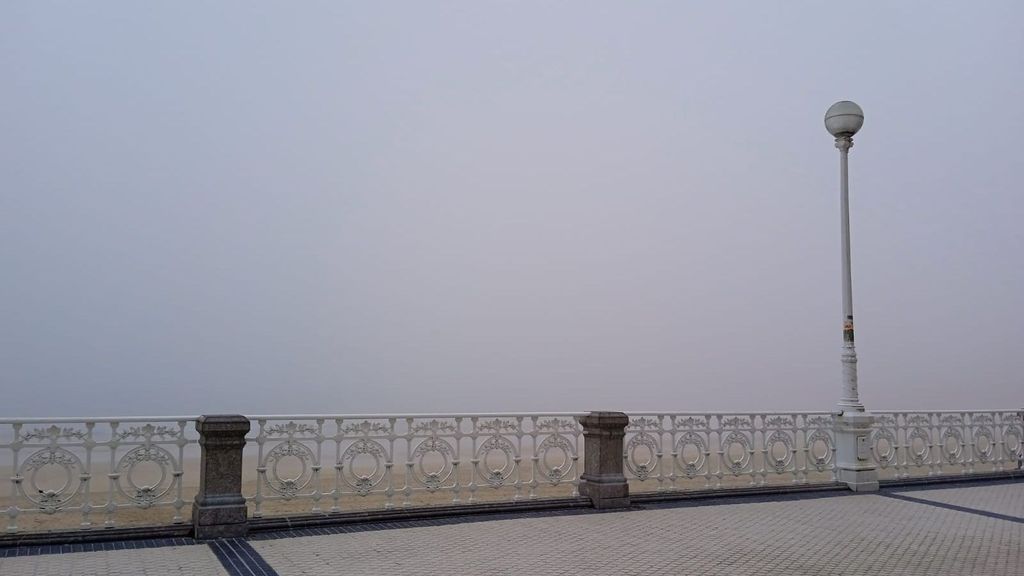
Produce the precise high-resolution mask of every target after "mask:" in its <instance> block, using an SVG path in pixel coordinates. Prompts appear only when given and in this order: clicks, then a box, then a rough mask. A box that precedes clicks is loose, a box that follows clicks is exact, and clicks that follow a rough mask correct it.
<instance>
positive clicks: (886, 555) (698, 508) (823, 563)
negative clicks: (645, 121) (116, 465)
mask: <svg viewBox="0 0 1024 576" xmlns="http://www.w3.org/2000/svg"><path fill="white" fill-rule="evenodd" d="M893 493H896V494H897V495H906V496H912V497H913V498H915V499H917V500H915V501H907V500H900V499H897V498H894V497H892V496H891V494H892V493H890V495H889V496H887V495H886V494H885V493H883V494H852V493H847V495H834V496H827V497H806V496H805V497H800V498H797V499H794V498H791V497H778V498H768V499H766V500H760V501H746V502H743V501H732V502H730V501H725V503H723V502H722V501H721V500H718V501H716V502H714V503H711V504H710V505H699V504H698V503H694V502H687V503H662V504H656V505H655V504H652V505H647V506H646V507H645V509H642V510H632V511H628V512H613V513H583V514H579V513H574V514H556V515H532V516H525V517H517V518H512V519H503V520H491V521H482V522H481V521H476V522H465V523H447V524H444V525H438V526H419V527H408V528H394V529H388V530H366V531H360V532H346V533H333V534H330V535H324V536H298V535H295V534H278V535H276V536H275V535H273V534H264V535H261V537H260V538H258V539H253V540H251V541H250V542H249V543H247V544H246V543H244V542H241V541H222V542H219V543H216V544H214V545H213V546H215V547H216V546H220V547H221V548H223V549H224V550H226V549H228V548H231V549H232V550H236V551H237V552H238V553H239V554H240V555H241V556H249V557H250V558H251V559H252V560H253V562H252V563H250V564H248V566H256V565H257V564H259V565H260V566H263V567H264V568H265V570H261V569H259V568H253V569H252V571H247V570H250V568H248V567H246V566H240V567H239V566H236V567H234V568H232V569H231V570H225V569H224V567H223V565H222V564H221V561H225V559H224V558H221V561H218V558H217V556H216V555H215V554H214V552H213V551H212V550H211V546H206V545H187V546H168V547H164V548H152V549H136V550H106V551H96V552H79V553H69V554H41V555H38V556H10V557H7V558H0V574H2V575H3V576H28V575H32V576H50V575H71V574H75V575H79V574H85V575H88V574H113V575H121V574H125V575H144V576H166V575H175V574H195V575H204V574H211V575H228V574H246V576H251V575H252V574H267V575H272V574H273V572H274V571H276V572H277V573H278V574H281V575H283V576H292V575H308V576H315V575H320V574H324V575H326V574H331V575H337V574H344V575H346V576H359V575H373V576H377V575H389V576H390V575H394V576H402V575H416V576H422V575H423V574H432V573H436V574H458V575H460V576H474V575H487V576H497V575H506V574H508V575H513V574H515V575H532V574H559V575H565V576H572V575H581V576H582V575H587V576H597V575H608V576H612V575H615V576H619V575H633V574H635V575H640V574H671V575H684V576H685V575H689V574H693V575H734V574H773V575H805V574H844V575H870V576H879V575H881V574H886V575H888V574H894V575H903V576H916V575H920V576H941V575H957V576H960V575H972V576H988V575H992V576H995V575H1001V576H1010V575H1020V574H1024V522H1021V521H1018V518H1019V517H1020V516H1021V512H1022V509H1024V482H1016V483H1012V484H999V485H984V486H969V487H957V488H942V489H917V490H906V491H900V490H899V489H895V490H894V491H893ZM943 505H954V506H958V507H961V508H964V509H968V508H969V509H970V510H966V511H960V510H951V509H948V508H943V507H942V506H943ZM985 513H997V514H1001V515H1003V517H1002V518H997V517H991V516H986V515H984V514H985ZM364 528H365V527H364ZM224 550H221V554H220V555H221V556H225V554H224ZM257 553H258V555H257ZM236 559H237V558H236ZM264 561H265V562H266V563H265V564H264V563H263V562H264ZM227 562H228V563H229V564H231V563H232V562H231V561H230V560H228V561H227Z"/></svg>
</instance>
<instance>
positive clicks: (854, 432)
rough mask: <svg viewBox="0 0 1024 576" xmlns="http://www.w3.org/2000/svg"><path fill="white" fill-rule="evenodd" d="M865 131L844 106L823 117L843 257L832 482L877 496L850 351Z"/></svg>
mask: <svg viewBox="0 0 1024 576" xmlns="http://www.w3.org/2000/svg"><path fill="white" fill-rule="evenodd" d="M863 125H864V111H863V110H861V109H860V106H857V105H856V104H854V103H853V102H849V101H846V100H843V101H842V102H836V103H835V104H833V105H832V106H831V107H830V108H829V109H828V111H827V112H825V128H826V129H827V130H828V132H829V134H831V135H832V136H834V137H835V139H836V148H838V149H839V204H840V211H841V214H842V243H843V247H842V252H843V354H842V360H843V393H842V394H843V395H842V397H841V398H840V399H839V402H838V409H839V410H838V413H837V414H836V420H835V435H836V477H837V479H838V480H839V481H840V482H843V483H845V484H846V485H847V486H849V487H850V489H851V490H855V491H858V492H860V491H872V490H878V470H877V468H876V466H875V463H874V462H873V461H872V456H871V446H870V442H871V430H872V426H873V425H874V416H872V415H871V414H870V413H869V412H867V411H866V410H864V405H863V404H861V403H860V396H859V395H858V393H857V350H856V349H855V348H854V346H853V284H852V282H851V281H850V175H849V170H848V162H849V156H850V148H853V135H854V134H856V133H857V131H858V130H860V128H861V126H863Z"/></svg>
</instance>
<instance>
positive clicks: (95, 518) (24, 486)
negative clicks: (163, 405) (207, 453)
mask: <svg viewBox="0 0 1024 576" xmlns="http://www.w3.org/2000/svg"><path fill="white" fill-rule="evenodd" d="M195 419H196V417H194V416H181V417H158V418H93V419H84V420H83V419H59V418H35V419H21V420H0V467H3V468H6V470H4V473H6V474H7V475H8V476H9V478H10V489H9V491H8V494H7V498H6V500H0V510H2V511H3V512H5V513H6V516H7V531H8V532H18V531H19V530H21V529H23V526H22V524H26V523H27V524H29V526H28V528H29V529H37V528H45V529H50V528H54V527H64V528H69V527H79V528H92V527H97V526H103V527H111V526H115V525H119V524H121V523H123V521H125V520H127V521H129V522H131V521H132V520H136V519H138V520H141V523H149V524H152V523H158V522H160V521H163V522H167V521H170V522H172V523H181V522H183V521H184V517H183V514H182V511H183V509H184V507H185V506H186V505H189V504H191V501H190V500H188V499H186V496H187V497H188V498H191V496H192V494H191V493H189V494H186V493H185V491H184V489H183V484H184V478H183V476H184V474H185V471H184V468H183V463H184V461H185V451H186V449H187V448H188V447H189V446H190V445H194V444H196V442H197V438H196V433H195ZM194 481H195V482H198V475H196V478H195V479H194ZM193 489H194V485H193ZM154 509H156V510H159V509H165V510H167V511H168V513H166V514H165V515H166V516H169V518H166V519H160V518H159V516H160V515H159V514H154V513H153V512H152V511H153V510H154ZM138 511H146V512H144V513H139V512H138ZM54 515H57V516H60V517H61V518H64V521H52V520H50V519H49V518H47V520H46V521H42V520H43V516H54ZM133 517H136V518H133ZM154 517H156V518H157V520H153V518H154ZM76 518H77V520H76Z"/></svg>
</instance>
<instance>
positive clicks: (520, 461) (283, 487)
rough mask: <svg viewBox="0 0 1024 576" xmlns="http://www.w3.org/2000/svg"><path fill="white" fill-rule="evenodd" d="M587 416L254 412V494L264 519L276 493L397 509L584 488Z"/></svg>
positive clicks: (312, 503) (283, 497)
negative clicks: (581, 477) (582, 421)
mask: <svg viewBox="0 0 1024 576" xmlns="http://www.w3.org/2000/svg"><path fill="white" fill-rule="evenodd" d="M581 415H582V414H580V413H544V414H537V413H533V414H392V415H386V414H385V415H382V414H369V415H330V414H328V415H291V416H289V415H274V416H251V417H250V418H251V420H252V422H253V430H252V432H251V433H250V437H249V438H248V439H247V446H249V447H253V448H254V449H255V452H256V453H255V459H254V460H253V461H251V463H250V461H249V460H246V465H247V466H252V465H255V469H256V472H257V482H256V484H255V487H254V489H253V490H252V491H251V492H250V493H249V494H247V499H248V500H249V501H250V502H252V504H253V516H254V517H260V516H263V515H265V514H268V513H269V514H274V513H276V511H274V510H269V511H268V504H269V503H271V502H274V501H305V502H306V503H307V504H308V507H309V510H311V511H313V512H340V511H342V510H346V509H351V508H353V507H356V506H357V504H359V501H360V500H362V501H363V503H370V504H371V505H372V506H376V505H379V506H381V507H383V508H393V507H395V506H412V505H420V504H431V503H455V504H457V503H461V502H465V503H472V502H475V501H478V500H480V499H482V496H484V495H485V493H486V494H490V495H501V494H503V495H504V496H506V497H508V498H509V499H511V500H520V499H523V498H537V497H540V496H557V495H561V496H576V495H577V494H578V492H577V488H578V484H579V475H580V463H579V458H580V456H581V454H582V451H581V448H582V428H581V427H580V424H579V421H578V417H579V416H581ZM545 488H546V490H545V493H544V494H540V493H539V492H540V490H541V489H545ZM553 488H555V489H558V490H554V491H553V490H551V489H553ZM435 494H436V495H438V496H434V495H435ZM360 507H362V506H360ZM325 508H326V510H325Z"/></svg>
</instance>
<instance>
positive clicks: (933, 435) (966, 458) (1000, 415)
mask: <svg viewBox="0 0 1024 576" xmlns="http://www.w3.org/2000/svg"><path fill="white" fill-rule="evenodd" d="M872 414H874V415H875V424H874V430H873V432H872V434H871V439H870V443H871V454H872V457H873V458H874V460H875V462H876V463H877V464H878V467H879V473H880V476H882V477H883V478H884V477H890V478H906V477H909V476H935V475H939V474H949V473H954V474H956V473H959V474H974V473H979V472H1000V471H1003V470H1006V469H1016V468H1018V467H1019V465H1020V464H1019V462H1020V460H1021V459H1022V458H1024V447H1022V440H1024V423H1022V421H1021V415H1020V413H1019V412H1017V411H1007V410H978V411H970V412H965V411H960V410H939V411H907V410H895V411H872Z"/></svg>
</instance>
